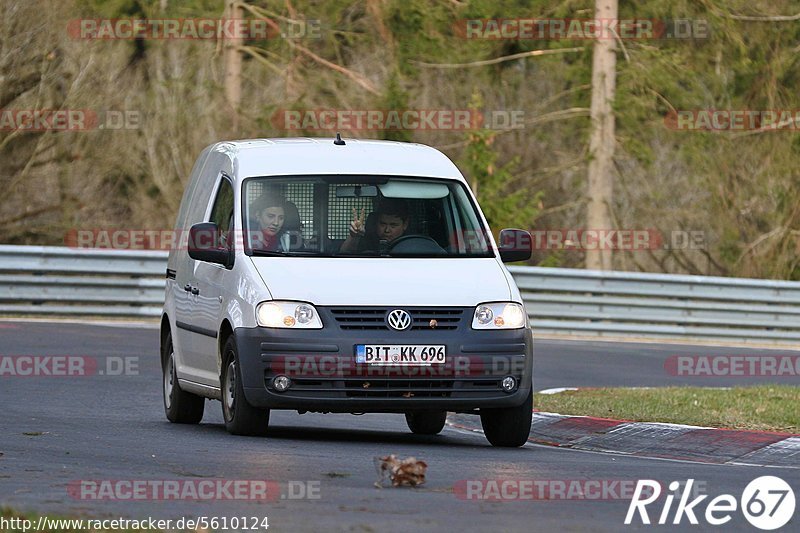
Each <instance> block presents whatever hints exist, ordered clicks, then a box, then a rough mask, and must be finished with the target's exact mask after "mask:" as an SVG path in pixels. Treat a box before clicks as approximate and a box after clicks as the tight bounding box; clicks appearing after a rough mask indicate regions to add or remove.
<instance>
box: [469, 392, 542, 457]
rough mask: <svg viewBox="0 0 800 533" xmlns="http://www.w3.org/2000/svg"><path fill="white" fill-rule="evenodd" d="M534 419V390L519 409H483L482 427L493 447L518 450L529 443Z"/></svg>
mask: <svg viewBox="0 0 800 533" xmlns="http://www.w3.org/2000/svg"><path fill="white" fill-rule="evenodd" d="M532 418H533V390H531V392H530V394H528V398H527V399H526V400H525V401H524V402H522V405H520V406H518V407H504V408H502V409H481V426H483V433H484V435H486V440H488V441H489V442H490V443H491V445H492V446H499V447H504V448H517V447H519V446H522V445H523V444H525V443H526V442H527V441H528V436H529V435H530V432H531V419H532Z"/></svg>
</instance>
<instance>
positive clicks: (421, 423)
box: [406, 411, 447, 435]
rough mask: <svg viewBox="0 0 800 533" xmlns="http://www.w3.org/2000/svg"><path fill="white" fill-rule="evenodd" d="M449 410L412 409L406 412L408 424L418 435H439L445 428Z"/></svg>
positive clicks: (412, 431)
mask: <svg viewBox="0 0 800 533" xmlns="http://www.w3.org/2000/svg"><path fill="white" fill-rule="evenodd" d="M445 420H447V411H410V412H408V413H406V424H408V429H410V430H411V433H414V434H416V435H438V434H439V433H441V431H442V429H444V423H445Z"/></svg>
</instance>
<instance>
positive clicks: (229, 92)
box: [224, 0, 244, 133]
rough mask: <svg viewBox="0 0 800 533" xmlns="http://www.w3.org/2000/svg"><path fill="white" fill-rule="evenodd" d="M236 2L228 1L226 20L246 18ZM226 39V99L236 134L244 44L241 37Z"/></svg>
mask: <svg viewBox="0 0 800 533" xmlns="http://www.w3.org/2000/svg"><path fill="white" fill-rule="evenodd" d="M236 4H237V1H236V0H226V3H225V17H224V18H226V19H242V18H244V10H243V9H242V7H241V6H237V5H236ZM236 33H238V32H234V34H235V35H234V36H230V37H228V38H226V39H225V45H224V50H225V52H224V58H225V59H224V61H225V99H226V100H227V101H228V105H229V106H230V108H231V126H232V128H233V132H234V133H238V131H239V105H240V104H241V102H242V53H241V52H240V51H239V47H240V46H242V44H243V39H242V36H241V35H238V34H236Z"/></svg>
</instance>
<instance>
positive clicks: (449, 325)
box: [330, 307, 464, 331]
mask: <svg viewBox="0 0 800 533" xmlns="http://www.w3.org/2000/svg"><path fill="white" fill-rule="evenodd" d="M393 309H405V310H406V311H408V313H409V314H410V315H411V320H412V323H411V330H412V331H413V330H417V331H421V330H428V331H430V330H453V329H458V326H459V325H460V324H461V320H462V319H463V317H464V309H459V308H455V307H425V308H423V307H419V308H397V307H334V308H331V309H330V311H331V314H332V315H333V317H334V319H336V323H337V324H338V325H339V327H340V328H341V329H346V330H388V329H389V326H388V324H387V323H386V315H387V314H389V312H390V311H392V310H393Z"/></svg>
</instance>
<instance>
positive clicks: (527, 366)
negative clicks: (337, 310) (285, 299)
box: [234, 309, 533, 413]
mask: <svg viewBox="0 0 800 533" xmlns="http://www.w3.org/2000/svg"><path fill="white" fill-rule="evenodd" d="M318 310H319V311H320V314H321V315H322V318H323V323H324V324H325V328H324V329H321V330H289V329H286V330H284V329H274V328H261V327H257V328H237V329H236V330H235V331H234V338H235V340H236V346H237V350H238V353H239V364H240V366H241V370H242V385H243V387H244V393H245V397H246V398H247V401H248V402H249V403H250V404H251V405H254V406H256V407H263V408H270V409H297V410H301V411H303V410H305V411H324V412H347V413H350V412H353V413H365V412H407V411H412V410H421V409H443V410H448V411H460V412H471V411H474V410H476V409H481V408H497V407H514V406H517V405H520V404H522V402H523V401H525V399H526V397H527V395H528V394H530V392H531V388H532V380H533V336H532V334H531V331H530V329H528V328H524V329H518V330H501V331H474V330H472V328H471V327H470V325H469V324H468V323H466V321H462V322H464V323H463V324H460V325H459V326H458V328H457V329H453V330H449V331H439V330H421V331H404V332H398V331H393V330H388V329H386V330H378V331H375V330H370V331H358V330H356V331H352V330H351V331H348V330H344V329H340V328H339V327H338V326H337V324H336V323H335V322H334V321H332V320H326V313H325V310H324V309H321V310H320V309H318ZM470 318H471V315H470ZM357 344H404V345H408V344H420V345H434V344H436V345H441V344H443V345H445V346H446V353H447V362H446V363H445V364H444V365H434V366H429V367H396V366H368V365H365V364H356V363H355V345H357ZM278 375H286V376H289V377H290V378H291V379H292V386H291V387H290V388H289V389H288V390H287V391H285V392H278V391H276V390H275V389H274V387H273V384H272V379H273V378H274V377H275V376H278ZM507 376H512V377H514V378H515V380H516V381H517V387H516V388H515V389H514V390H512V391H511V392H505V391H503V389H502V388H501V385H500V383H501V381H502V380H503V378H504V377H507Z"/></svg>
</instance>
